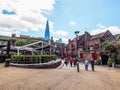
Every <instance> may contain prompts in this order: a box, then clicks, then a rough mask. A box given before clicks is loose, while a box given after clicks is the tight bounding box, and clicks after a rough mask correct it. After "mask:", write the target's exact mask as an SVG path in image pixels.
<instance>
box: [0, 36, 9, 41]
mask: <svg viewBox="0 0 120 90" xmlns="http://www.w3.org/2000/svg"><path fill="white" fill-rule="evenodd" d="M0 40H10V36H2V35H0Z"/></svg>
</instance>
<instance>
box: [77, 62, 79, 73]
mask: <svg viewBox="0 0 120 90" xmlns="http://www.w3.org/2000/svg"><path fill="white" fill-rule="evenodd" d="M77 72H79V62H77Z"/></svg>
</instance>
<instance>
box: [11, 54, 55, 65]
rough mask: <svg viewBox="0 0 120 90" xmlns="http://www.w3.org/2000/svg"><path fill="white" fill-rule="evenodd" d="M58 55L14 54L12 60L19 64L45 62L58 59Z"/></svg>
mask: <svg viewBox="0 0 120 90" xmlns="http://www.w3.org/2000/svg"><path fill="white" fill-rule="evenodd" d="M56 58H57V57H56V55H51V57H50V55H12V57H11V59H12V60H11V62H12V63H19V64H34V63H45V62H49V61H51V60H56Z"/></svg>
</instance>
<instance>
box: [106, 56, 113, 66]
mask: <svg viewBox="0 0 120 90" xmlns="http://www.w3.org/2000/svg"><path fill="white" fill-rule="evenodd" d="M112 63H113V60H112V59H111V58H110V57H109V59H108V62H107V64H108V66H109V67H112Z"/></svg>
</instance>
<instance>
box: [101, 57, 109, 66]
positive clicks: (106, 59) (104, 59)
mask: <svg viewBox="0 0 120 90" xmlns="http://www.w3.org/2000/svg"><path fill="white" fill-rule="evenodd" d="M108 58H109V56H108V55H102V56H101V60H102V65H107V62H108Z"/></svg>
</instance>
